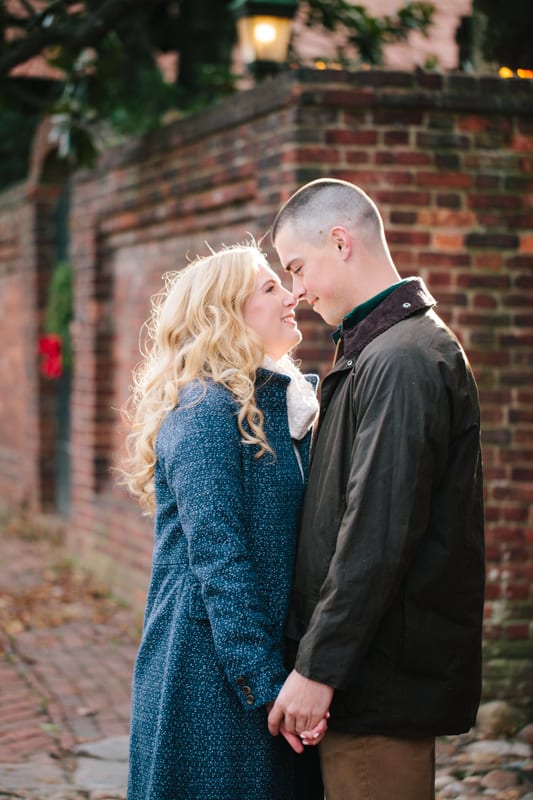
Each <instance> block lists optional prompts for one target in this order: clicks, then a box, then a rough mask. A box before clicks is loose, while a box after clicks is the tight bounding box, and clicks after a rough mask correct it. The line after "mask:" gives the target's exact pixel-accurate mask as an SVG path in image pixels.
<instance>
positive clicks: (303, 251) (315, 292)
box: [274, 224, 353, 325]
mask: <svg viewBox="0 0 533 800" xmlns="http://www.w3.org/2000/svg"><path fill="white" fill-rule="evenodd" d="M274 246H275V248H276V252H277V254H278V256H279V259H280V261H281V264H282V266H283V268H284V269H285V270H287V272H289V273H290V275H291V277H292V289H293V294H294V297H295V299H296V300H297V301H299V300H307V302H308V303H309V305H310V306H311V308H312V309H313V311H316V313H317V314H320V316H321V317H322V319H323V320H324V321H325V322H327V323H328V325H339V324H340V322H342V319H343V317H344V316H345V315H346V314H348V313H349V312H350V311H351V310H352V308H353V306H352V304H351V303H350V296H351V294H353V287H350V286H349V284H348V282H347V281H348V270H347V268H346V263H345V262H344V260H343V259H342V258H341V257H340V255H339V251H338V249H337V246H336V244H335V242H334V240H333V238H332V237H331V236H328V237H327V238H326V239H325V240H324V243H323V244H322V243H318V244H311V243H309V242H306V241H304V240H303V239H302V238H299V237H296V235H295V234H294V231H293V229H292V226H291V225H289V224H286V225H284V226H283V227H282V228H281V229H280V230H279V231H278V233H277V236H276V241H275V245H274Z"/></svg>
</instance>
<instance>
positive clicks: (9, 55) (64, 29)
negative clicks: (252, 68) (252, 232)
mask: <svg viewBox="0 0 533 800" xmlns="http://www.w3.org/2000/svg"><path fill="white" fill-rule="evenodd" d="M22 5H23V6H24V8H25V9H26V11H27V12H28V13H27V14H26V15H24V14H23V13H22V12H21V11H20V10H19V11H18V12H17V14H18V16H17V15H15V16H13V15H12V14H11V15H10V14H9V13H8V12H7V10H6V5H5V4H3V3H2V2H1V0H0V82H1V81H3V86H7V85H8V84H14V83H16V81H15V80H12V79H10V77H9V68H12V66H13V60H14V59H15V60H16V57H17V47H18V48H19V52H20V61H19V62H18V63H25V61H26V60H27V59H28V58H31V57H32V56H34V55H35V54H36V53H38V52H39V53H41V56H43V57H46V59H47V61H48V62H49V64H50V65H51V66H53V67H55V68H57V69H58V70H60V71H61V72H62V73H63V75H64V76H65V77H64V80H63V81H60V82H57V85H56V87H52V89H53V91H48V92H47V93H46V94H45V95H43V93H42V90H41V86H36V87H34V89H35V91H34V96H33V101H34V103H35V105H34V107H33V108H31V103H30V101H31V97H30V95H31V92H29V87H28V91H27V95H28V96H27V97H26V98H25V105H24V107H22V106H21V105H20V103H19V101H18V100H17V99H15V100H14V102H11V101H10V100H9V98H13V97H14V95H13V94H12V93H10V92H4V91H3V86H2V85H1V84H0V95H1V96H2V97H4V98H7V99H6V100H5V101H4V105H5V107H2V106H1V104H0V115H1V117H2V118H1V119H0V142H1V144H0V155H1V154H2V150H5V151H6V155H7V153H8V149H7V142H8V140H9V139H8V137H9V136H11V138H12V142H11V143H10V144H12V146H13V149H12V150H9V158H8V159H7V160H6V159H0V161H1V162H2V167H1V168H0V179H1V178H2V173H4V174H5V178H4V181H5V182H9V180H16V179H17V178H21V177H23V176H24V174H25V172H26V169H25V166H26V164H27V156H28V152H29V141H30V140H31V136H32V132H33V130H34V129H35V121H36V119H37V116H38V115H41V114H48V115H49V116H51V117H52V121H53V131H52V135H53V136H54V137H55V140H56V142H57V146H58V155H59V156H60V157H63V158H65V159H67V160H68V161H69V162H70V164H71V165H72V166H73V167H77V166H91V165H92V164H94V162H95V159H96V157H97V155H98V151H99V150H100V149H102V148H103V147H105V146H107V145H109V144H116V143H117V142H118V141H120V138H121V137H125V136H130V135H134V134H142V133H146V132H147V131H150V130H152V129H153V128H156V127H157V126H159V125H160V124H161V121H162V120H163V119H165V118H167V116H169V115H170V116H171V115H172V114H174V115H184V114H188V113H190V112H191V111H196V110H198V109H200V108H202V107H205V106H207V105H209V104H211V103H213V102H215V101H216V100H217V99H219V98H220V97H223V96H225V95H228V94H230V93H231V92H233V91H235V82H236V76H235V75H233V74H232V72H231V67H230V65H231V52H232V47H233V45H234V42H235V38H236V31H235V21H234V19H233V17H232V15H231V12H230V11H229V0H150V2H149V3H147V2H145V0H85V2H84V3H78V2H75V0H49V1H48V2H47V3H46V4H44V5H41V6H40V9H41V10H40V11H35V10H33V14H31V13H30V10H31V9H34V6H33V4H32V3H24V4H21V7H22ZM370 5H371V4H370V3H367V4H366V5H352V4H351V3H349V2H347V0H307V3H305V4H302V6H303V8H304V9H305V10H306V13H307V25H309V26H310V27H316V26H319V27H322V28H325V29H326V30H327V31H330V32H332V33H333V32H335V33H336V34H339V38H340V41H341V42H342V43H341V45H340V47H339V52H338V58H339V60H340V61H341V63H342V64H343V65H345V66H347V67H354V66H357V65H358V64H360V63H361V62H364V63H367V64H372V65H373V64H382V63H383V48H384V46H385V45H386V44H387V43H388V42H392V41H398V40H401V39H405V38H406V37H407V36H408V35H409V33H410V31H412V30H419V31H422V32H423V33H426V32H427V30H428V27H429V25H430V23H431V19H432V13H433V6H432V4H431V3H427V2H408V3H407V4H406V5H404V6H403V7H402V8H400V9H399V11H398V12H397V14H396V15H395V16H394V17H392V16H385V17H382V18H381V17H374V16H372V15H371V14H370V13H369V12H368V11H367V10H366V6H370ZM13 13H14V12H13ZM13 29H15V30H17V37H15V39H14V38H13V36H10V34H9V31H10V30H11V31H13ZM160 51H162V52H165V53H168V52H171V53H172V52H173V53H175V54H176V56H178V55H179V63H180V68H179V74H178V77H177V80H176V82H175V83H173V84H168V83H165V81H164V79H163V77H162V75H161V73H160V70H159V68H158V65H157V61H156V54H157V52H160ZM319 55H320V54H317V57H318V56H319ZM10 65H11V67H10ZM58 89H59V91H58ZM4 112H5V113H4ZM169 112H170V114H169ZM8 127H9V132H8V134H7V136H6V137H3V136H1V134H2V131H3V129H4V128H8ZM13 154H17V155H15V157H14V156H13ZM8 165H9V166H8Z"/></svg>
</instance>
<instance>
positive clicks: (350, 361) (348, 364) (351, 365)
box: [346, 359, 353, 367]
mask: <svg viewBox="0 0 533 800" xmlns="http://www.w3.org/2000/svg"><path fill="white" fill-rule="evenodd" d="M346 366H347V367H353V361H352V359H350V360H349V361H347V362H346Z"/></svg>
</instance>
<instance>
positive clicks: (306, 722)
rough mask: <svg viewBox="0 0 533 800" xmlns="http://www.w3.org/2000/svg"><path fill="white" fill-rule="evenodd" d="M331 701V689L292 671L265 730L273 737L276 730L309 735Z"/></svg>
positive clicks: (323, 715) (322, 717)
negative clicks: (283, 729)
mask: <svg viewBox="0 0 533 800" xmlns="http://www.w3.org/2000/svg"><path fill="white" fill-rule="evenodd" d="M332 698H333V689H332V688H331V686H326V684H325V683H318V681H312V680H310V679H309V678H304V676H303V675H300V674H299V673H298V672H296V670H293V671H292V672H291V674H290V675H289V677H288V678H287V680H286V681H285V683H284V684H283V687H282V689H281V691H280V693H279V695H278V697H277V699H276V702H275V703H274V706H273V708H272V710H271V711H270V714H269V715H268V729H269V731H270V733H271V734H272V736H277V735H278V733H279V732H280V726H281V724H282V723H283V727H284V728H285V730H286V731H287V732H288V733H294V734H298V735H299V734H300V733H303V732H304V731H311V730H312V729H313V728H315V726H316V725H318V723H319V722H320V721H321V720H322V719H324V717H325V716H326V713H327V711H328V709H329V706H330V703H331V700H332Z"/></svg>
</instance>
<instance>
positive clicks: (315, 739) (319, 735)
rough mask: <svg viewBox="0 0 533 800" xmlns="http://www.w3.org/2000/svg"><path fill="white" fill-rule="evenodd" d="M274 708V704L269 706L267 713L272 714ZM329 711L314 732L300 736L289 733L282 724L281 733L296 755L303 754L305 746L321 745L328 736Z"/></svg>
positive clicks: (307, 732) (305, 732) (304, 732)
mask: <svg viewBox="0 0 533 800" xmlns="http://www.w3.org/2000/svg"><path fill="white" fill-rule="evenodd" d="M273 706H274V703H268V704H267V707H266V708H267V712H268V713H270V711H271V710H272V708H273ZM329 716H330V715H329V711H327V712H326V715H325V717H324V719H321V720H320V722H319V723H318V725H316V726H315V727H314V728H313V730H311V731H303V732H302V733H300V734H295V733H289V731H288V730H287V728H286V727H285V725H284V724H283V722H281V723H280V726H279V732H280V733H281V735H282V736H283V738H284V739H286V741H287V742H288V743H289V744H290V746H291V747H292V749H293V750H294V752H295V753H303V751H304V745H306V746H309V745H317V744H320V742H321V741H322V739H323V738H324V736H325V735H326V731H327V729H328V722H327V721H328V719H329Z"/></svg>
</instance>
